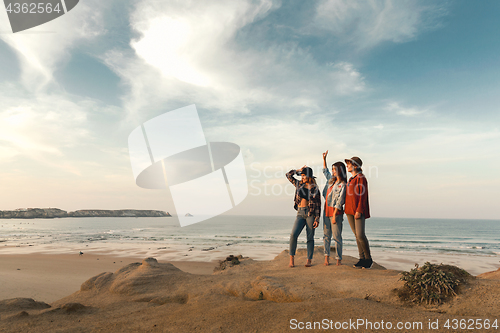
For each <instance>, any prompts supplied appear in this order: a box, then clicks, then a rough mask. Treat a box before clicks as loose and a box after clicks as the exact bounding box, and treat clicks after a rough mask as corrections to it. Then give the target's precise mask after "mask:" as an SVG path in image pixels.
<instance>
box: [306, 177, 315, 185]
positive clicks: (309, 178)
mask: <svg viewBox="0 0 500 333" xmlns="http://www.w3.org/2000/svg"><path fill="white" fill-rule="evenodd" d="M306 183H311V184H315V185H316V179H314V178H313V177H307V178H306Z"/></svg>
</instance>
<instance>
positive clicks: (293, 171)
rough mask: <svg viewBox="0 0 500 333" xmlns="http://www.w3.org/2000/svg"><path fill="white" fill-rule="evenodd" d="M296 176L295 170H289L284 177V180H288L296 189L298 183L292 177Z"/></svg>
mask: <svg viewBox="0 0 500 333" xmlns="http://www.w3.org/2000/svg"><path fill="white" fill-rule="evenodd" d="M296 174H297V170H290V171H288V172H287V173H286V175H285V176H286V179H288V181H289V182H290V183H292V184H293V186H295V187H297V184H298V182H299V180H298V179H296V178H295V177H294V175H296Z"/></svg>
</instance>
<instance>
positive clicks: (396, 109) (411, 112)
mask: <svg viewBox="0 0 500 333" xmlns="http://www.w3.org/2000/svg"><path fill="white" fill-rule="evenodd" d="M386 110H387V111H390V112H392V113H395V114H397V115H400V116H406V117H413V116H416V115H419V114H423V113H425V112H427V110H420V109H417V108H414V107H413V108H405V107H402V106H401V105H399V103H397V102H391V103H389V104H387V106H386Z"/></svg>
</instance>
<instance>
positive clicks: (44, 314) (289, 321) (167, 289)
mask: <svg viewBox="0 0 500 333" xmlns="http://www.w3.org/2000/svg"><path fill="white" fill-rule="evenodd" d="M320 251H321V248H317V249H316V253H315V258H322V257H321V252H320ZM355 261H356V260H355V259H354V258H352V257H346V258H344V264H345V265H343V266H340V267H338V266H328V267H325V266H323V265H322V263H321V262H320V261H319V260H316V262H315V265H314V266H313V267H310V268H306V267H304V266H299V265H298V266H297V267H295V268H288V266H287V265H288V253H287V251H283V252H282V253H281V254H280V255H278V256H277V257H276V258H275V259H274V260H272V261H254V260H252V259H242V260H241V263H240V264H239V265H237V266H234V267H230V268H227V269H225V270H223V271H220V272H216V273H213V274H210V275H206V274H205V275H200V274H191V273H187V272H185V271H182V270H180V269H179V268H177V267H175V266H174V265H172V264H168V263H158V262H157V261H156V260H155V259H152V258H148V259H145V260H143V261H142V262H141V263H130V264H128V265H126V266H124V267H122V268H120V269H118V270H116V271H115V272H114V273H110V272H103V273H100V274H98V275H96V276H94V277H92V278H90V279H89V280H87V281H85V282H84V283H83V284H81V287H80V290H79V291H77V292H75V293H73V294H72V295H70V296H67V297H65V298H62V299H60V300H58V301H55V302H52V303H50V304H45V303H43V302H35V301H33V300H28V299H22V298H18V299H8V300H3V301H0V331H6V332H55V331H57V332H197V331H199V332H287V331H293V330H292V329H291V328H293V327H294V326H295V327H297V325H301V324H300V323H302V324H303V325H307V323H308V322H309V323H310V325H314V322H319V323H321V324H322V325H327V324H328V325H332V326H331V327H332V328H333V327H334V325H335V323H336V322H338V323H340V324H342V323H349V321H351V325H352V322H356V320H358V319H360V320H361V319H362V320H368V321H370V322H371V323H372V325H373V324H374V323H376V322H378V323H379V325H380V323H381V321H384V324H385V325H387V323H388V322H390V323H391V324H392V325H393V326H394V327H393V330H392V331H398V330H395V329H394V328H395V326H396V325H397V323H398V322H411V323H417V322H421V323H422V326H421V327H422V329H419V330H418V331H427V330H429V329H428V324H429V321H431V322H435V321H436V320H438V321H439V325H440V329H438V330H432V331H433V332H441V331H442V332H450V330H449V329H445V328H444V327H443V325H444V323H445V322H446V320H447V319H451V320H453V319H458V320H460V319H467V320H468V319H470V318H473V319H476V318H482V319H486V318H489V319H490V320H494V319H497V318H499V314H500V301H499V300H500V297H499V296H500V280H498V277H499V276H498V274H497V275H494V276H493V275H492V277H493V278H490V276H488V275H486V276H483V277H478V278H477V279H474V280H472V281H471V282H470V284H469V285H467V286H464V287H463V288H462V292H461V293H460V294H459V296H458V297H457V298H455V299H454V300H452V301H451V302H450V303H448V304H445V305H442V306H439V307H436V306H434V307H424V306H409V305H405V304H402V303H401V302H400V301H399V300H398V298H397V297H396V295H395V293H394V289H395V288H399V287H401V286H402V282H401V281H399V276H398V273H399V272H398V271H393V270H386V269H384V268H383V267H381V266H379V265H374V268H373V269H371V270H365V269H363V270H360V269H355V268H352V265H353V264H354V262H355ZM302 262H305V250H300V251H299V252H298V254H297V258H296V263H297V264H300V263H302ZM317 325H319V324H317ZM364 325H366V323H365V324H364ZM416 325H418V324H416ZM325 327H326V326H325ZM325 327H323V328H325ZM317 328H319V326H317ZM346 328H347V329H345V330H343V331H345V332H348V331H356V330H353V329H352V328H353V326H348V327H346ZM368 328H369V326H368ZM295 331H296V330H295ZM357 331H358V332H359V331H370V330H369V329H366V327H365V326H360V327H358V330H357ZM377 331H378V332H380V331H386V330H382V329H378V330H377ZM400 331H405V330H404V329H403V330H400ZM407 331H410V330H407ZM429 331H431V330H429ZM475 331H481V330H477V329H476V330H475Z"/></svg>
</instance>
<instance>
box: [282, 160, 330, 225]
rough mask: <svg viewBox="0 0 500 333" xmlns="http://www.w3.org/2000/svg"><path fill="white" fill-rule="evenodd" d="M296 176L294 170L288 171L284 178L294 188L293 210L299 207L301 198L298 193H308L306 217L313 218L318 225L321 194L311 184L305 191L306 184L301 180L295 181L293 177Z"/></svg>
mask: <svg viewBox="0 0 500 333" xmlns="http://www.w3.org/2000/svg"><path fill="white" fill-rule="evenodd" d="M294 175H298V173H297V171H296V170H290V171H288V173H287V174H286V178H287V179H288V180H289V181H290V183H292V184H293V186H295V204H294V205H293V208H295V210H297V208H298V207H299V204H300V202H301V201H302V198H301V197H300V196H299V192H302V193H304V192H305V191H309V205H308V208H309V212H308V213H307V215H308V216H314V221H315V222H318V223H319V217H320V216H321V192H320V191H319V189H318V186H317V185H316V184H311V188H310V189H307V187H306V183H304V182H302V181H301V180H298V179H295V178H294V177H293V176H294Z"/></svg>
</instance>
